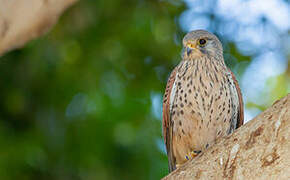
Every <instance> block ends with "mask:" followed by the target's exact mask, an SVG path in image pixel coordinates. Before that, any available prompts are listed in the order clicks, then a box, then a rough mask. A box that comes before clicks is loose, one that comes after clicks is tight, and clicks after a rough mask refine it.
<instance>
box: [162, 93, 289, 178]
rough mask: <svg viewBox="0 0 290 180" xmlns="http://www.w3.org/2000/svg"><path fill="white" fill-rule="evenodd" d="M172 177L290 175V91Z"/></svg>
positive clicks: (173, 173)
mask: <svg viewBox="0 0 290 180" xmlns="http://www.w3.org/2000/svg"><path fill="white" fill-rule="evenodd" d="M169 179H178V180H183V179H279V180H280V179H290V94H288V95H287V96H286V97H284V98H282V99H281V100H279V101H276V102H275V103H274V104H273V105H272V107H270V108H268V109H267V110H266V111H264V112H263V113H261V114H260V115H258V116H257V117H256V118H254V119H253V120H252V121H250V122H248V123H247V124H245V125H243V126H242V127H240V128H239V129H237V131H235V132H234V133H233V134H232V135H230V136H228V137H225V138H221V139H219V140H218V141H217V143H216V144H215V145H214V146H212V147H210V148H209V149H208V150H207V151H206V152H204V153H203V154H200V155H199V156H198V157H196V158H195V159H193V160H191V161H189V162H187V163H185V164H184V165H183V166H181V167H180V168H179V169H177V170H175V171H174V172H172V173H171V174H169V175H168V176H166V177H165V178H163V180H169Z"/></svg>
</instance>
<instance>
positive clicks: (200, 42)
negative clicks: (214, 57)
mask: <svg viewBox="0 0 290 180" xmlns="http://www.w3.org/2000/svg"><path fill="white" fill-rule="evenodd" d="M198 43H199V45H202V46H203V45H205V44H206V40H205V39H200V40H199V41H198Z"/></svg>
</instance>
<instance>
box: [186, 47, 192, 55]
mask: <svg viewBox="0 0 290 180" xmlns="http://www.w3.org/2000/svg"><path fill="white" fill-rule="evenodd" d="M192 50H193V49H192V48H190V47H186V54H187V56H189V54H190V53H191V52H192Z"/></svg>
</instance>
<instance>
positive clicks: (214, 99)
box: [170, 59, 234, 162]
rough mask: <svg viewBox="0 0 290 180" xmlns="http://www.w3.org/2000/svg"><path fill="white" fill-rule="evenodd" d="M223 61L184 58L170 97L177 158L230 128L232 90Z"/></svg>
mask: <svg viewBox="0 0 290 180" xmlns="http://www.w3.org/2000/svg"><path fill="white" fill-rule="evenodd" d="M225 69H226V67H225V66H224V64H223V63H218V62H211V61H210V60H208V59H199V60H192V61H183V62H181V63H180V64H179V66H178V68H177V73H176V77H175V82H174V85H173V87H172V91H171V95H170V96H171V97H170V115H171V121H172V124H173V151H174V154H175V155H176V160H177V162H178V161H180V162H181V161H185V160H186V159H185V156H186V154H187V153H189V152H190V151H193V150H203V149H206V148H207V147H209V146H210V145H211V144H213V143H214V141H215V140H216V138H217V137H219V136H225V135H226V134H227V132H228V131H230V124H231V120H232V116H233V113H234V112H233V111H234V110H233V106H234V105H233V101H232V97H231V96H232V92H231V87H230V84H229V82H228V81H229V80H228V78H227V73H226V72H225Z"/></svg>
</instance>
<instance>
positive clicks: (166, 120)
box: [162, 69, 176, 172]
mask: <svg viewBox="0 0 290 180" xmlns="http://www.w3.org/2000/svg"><path fill="white" fill-rule="evenodd" d="M175 76H176V69H174V70H173V71H172V72H171V74H170V77H169V79H168V81H167V85H166V90H165V93H164V97H163V121H162V126H163V137H164V142H165V145H166V151H167V156H168V164H169V172H171V171H173V170H174V169H175V168H176V167H175V158H174V156H173V152H172V151H173V149H172V133H173V129H172V128H173V127H172V124H170V123H171V122H170V118H171V117H170V114H171V113H170V98H172V97H170V96H171V91H172V87H173V85H174V81H175Z"/></svg>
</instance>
